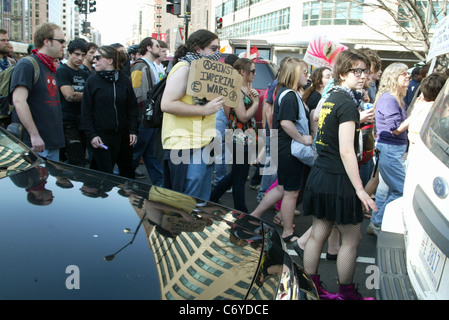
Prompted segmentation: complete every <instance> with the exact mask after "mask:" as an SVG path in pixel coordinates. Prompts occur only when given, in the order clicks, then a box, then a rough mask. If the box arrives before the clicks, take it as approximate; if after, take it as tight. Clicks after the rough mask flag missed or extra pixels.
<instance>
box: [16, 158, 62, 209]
mask: <svg viewBox="0 0 449 320" xmlns="http://www.w3.org/2000/svg"><path fill="white" fill-rule="evenodd" d="M10 178H11V180H12V182H14V184H15V185H16V186H18V187H20V188H24V189H25V190H26V191H27V200H28V202H30V203H32V204H35V205H42V206H44V205H49V204H50V203H52V202H53V198H54V197H53V192H52V191H51V190H48V189H45V184H46V183H47V179H48V171H47V169H46V168H45V167H41V166H37V167H34V168H31V169H30V170H27V171H24V172H21V173H19V174H16V175H12V176H11V177H10Z"/></svg>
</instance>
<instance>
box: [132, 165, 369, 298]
mask: <svg viewBox="0 0 449 320" xmlns="http://www.w3.org/2000/svg"><path fill="white" fill-rule="evenodd" d="M139 169H141V170H142V172H146V171H145V166H143V165H141V166H140V168H139ZM253 172H254V168H253V167H251V169H250V176H252V174H253ZM146 181H147V182H150V180H149V179H146ZM256 196H257V191H255V190H252V189H250V188H249V181H248V182H247V183H246V205H247V207H248V210H249V211H250V212H251V211H252V210H254V208H256V207H257V204H258V203H257V201H256ZM220 204H222V205H225V206H227V207H230V208H232V207H233V206H234V203H233V200H232V193H225V194H224V195H223V197H222V198H221V199H220ZM298 209H299V210H301V209H302V208H301V206H298ZM274 215H275V209H274V207H273V209H271V210H269V211H268V212H266V213H265V214H264V216H263V219H264V220H265V221H267V222H270V223H271V222H272V220H273V217H274ZM294 223H295V225H296V228H295V233H296V234H298V235H302V234H303V233H304V232H305V231H307V229H308V228H309V227H310V226H311V225H312V217H310V216H308V217H305V216H303V215H299V216H296V217H295V222H294ZM368 224H369V220H367V219H365V220H364V221H363V223H362V242H361V244H360V246H359V251H358V258H357V266H356V273H355V278H354V283H355V284H356V286H357V287H358V290H359V292H360V293H361V294H362V295H363V296H365V297H375V296H376V292H375V291H376V290H375V289H368V288H367V287H366V285H365V282H366V280H367V278H368V277H370V276H371V277H372V275H373V271H368V273H367V268H368V267H369V266H372V265H375V256H376V240H377V238H376V237H374V236H372V235H369V234H367V233H366V227H367V226H368ZM273 225H274V226H276V225H275V224H273ZM276 228H277V229H278V230H279V232H280V233H282V228H281V227H278V226H276ZM289 254H290V255H291V256H292V257H293V259H294V260H295V261H296V262H297V263H298V264H300V265H302V261H301V259H300V258H299V257H298V256H297V255H296V252H295V251H294V250H293V248H291V250H289ZM325 255H326V246H325V247H324V249H323V254H322V259H321V262H320V267H319V273H320V275H321V280H322V281H323V282H324V284H325V286H326V288H327V289H328V290H329V291H331V292H336V291H338V284H337V268H336V262H335V261H330V260H329V261H328V260H326V259H325ZM368 270H369V269H368ZM370 284H371V282H370Z"/></svg>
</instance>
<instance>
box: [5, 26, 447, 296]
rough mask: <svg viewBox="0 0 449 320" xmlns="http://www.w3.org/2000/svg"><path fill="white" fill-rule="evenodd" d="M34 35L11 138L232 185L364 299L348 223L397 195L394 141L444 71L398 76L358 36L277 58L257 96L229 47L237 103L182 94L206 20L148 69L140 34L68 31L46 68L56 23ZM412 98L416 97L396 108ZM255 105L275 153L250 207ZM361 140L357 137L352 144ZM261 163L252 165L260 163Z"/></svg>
mask: <svg viewBox="0 0 449 320" xmlns="http://www.w3.org/2000/svg"><path fill="white" fill-rule="evenodd" d="M0 35H1V32H0ZM0 40H1V39H0ZM35 47H36V49H35V50H33V55H34V56H35V58H36V60H37V62H38V64H39V67H40V70H41V74H40V77H39V81H38V82H37V83H36V84H34V83H33V72H34V68H33V65H32V63H31V62H30V61H28V60H24V61H23V62H22V61H19V62H18V63H17V64H16V70H15V71H14V73H13V76H12V80H11V98H12V100H11V101H12V103H13V105H14V107H15V108H14V111H13V114H12V121H14V122H20V123H22V124H23V126H24V127H25V129H26V130H25V136H24V142H25V143H26V144H28V145H29V146H30V147H32V148H33V149H34V150H35V151H36V152H38V153H39V154H41V155H42V156H45V157H47V158H48V159H52V160H56V161H60V160H63V161H67V162H68V163H70V164H74V165H80V166H85V165H87V163H88V162H90V167H91V168H93V169H96V170H100V171H104V172H108V173H113V172H114V166H115V165H117V166H118V172H119V174H120V175H122V176H125V177H128V178H132V179H134V178H136V174H137V175H138V174H139V173H138V171H136V170H138V167H139V164H140V163H141V161H142V162H143V163H144V165H145V167H146V170H147V172H148V175H149V177H150V179H151V181H152V183H153V184H154V185H157V186H164V187H166V188H168V189H171V190H174V191H179V192H182V193H184V194H187V195H189V196H192V197H196V198H199V199H203V200H211V201H213V202H218V201H219V200H220V198H221V196H222V195H223V194H224V193H225V192H226V190H228V189H230V188H232V193H233V200H234V207H235V208H236V209H237V210H239V211H242V212H245V213H249V214H250V215H252V216H255V217H258V218H261V217H262V214H263V213H265V212H266V211H267V210H268V209H269V208H271V207H272V206H274V205H277V207H278V209H279V213H278V214H277V216H275V217H274V218H273V219H274V220H273V221H274V222H275V223H278V224H280V225H281V226H282V228H283V232H282V239H283V241H285V243H286V244H288V245H290V246H292V247H293V248H294V250H295V251H296V252H297V253H298V255H300V256H301V257H303V260H304V267H305V270H306V271H307V272H308V273H309V274H310V275H311V277H312V279H313V281H314V283H315V285H316V287H317V289H318V293H319V295H320V297H321V298H322V299H343V300H344V299H364V298H363V297H362V296H361V295H360V294H358V292H357V291H356V289H355V287H354V284H353V277H354V272H355V261H356V257H357V249H358V246H359V243H360V241H361V238H362V231H361V222H362V221H363V219H364V218H370V219H371V221H370V224H369V226H368V230H367V233H369V234H373V235H377V233H378V232H379V230H380V227H381V224H382V217H383V212H384V210H385V207H386V205H387V204H388V203H390V202H391V201H393V200H394V199H396V198H398V197H400V196H401V195H402V192H403V187H404V179H405V173H406V161H405V159H406V155H407V152H409V155H410V152H412V151H413V150H412V149H413V142H414V139H416V136H417V132H419V129H420V127H421V126H422V123H423V119H424V117H425V116H426V113H427V112H426V111H428V110H429V108H430V106H431V104H432V102H433V101H434V100H435V98H436V96H437V95H438V92H439V91H440V90H441V88H442V86H443V85H444V83H445V82H446V80H447V75H445V74H443V73H438V72H434V73H432V74H430V75H427V74H426V71H425V70H426V66H424V67H422V68H421V67H419V69H418V68H416V69H415V70H414V71H413V72H412V74H411V75H410V74H409V73H408V71H407V70H408V66H407V65H405V64H403V63H392V64H390V65H388V66H387V67H386V68H385V69H384V70H382V62H381V59H380V58H379V56H378V54H377V53H376V52H375V51H373V50H370V49H368V48H362V49H357V50H356V49H347V50H345V51H342V52H341V53H339V55H338V56H337V59H336V61H335V64H334V66H333V68H332V69H331V68H329V67H318V68H314V69H313V70H312V71H311V66H309V65H308V64H307V63H306V62H305V61H303V60H301V59H298V58H296V57H285V58H284V59H282V61H281V62H280V68H279V72H278V75H277V76H276V79H275V80H274V81H273V83H272V84H270V85H269V87H268V90H267V94H266V96H265V97H264V102H265V103H264V105H263V106H261V105H259V94H258V92H257V90H255V89H253V88H252V82H253V81H254V78H255V77H257V74H256V68H255V63H254V61H253V60H251V59H248V58H239V57H238V56H235V55H230V56H228V57H227V58H226V61H225V62H226V63H228V64H230V65H232V66H233V67H234V68H235V70H236V71H237V72H238V73H239V74H240V75H241V77H242V83H243V84H242V87H241V98H240V100H239V105H238V107H236V108H230V107H228V106H226V104H225V99H224V97H223V96H218V97H216V98H214V99H212V100H210V101H208V100H205V99H199V98H197V97H194V96H191V95H189V94H187V85H188V79H189V73H190V67H191V64H192V62H194V61H196V60H199V59H202V58H206V59H210V60H214V61H218V60H219V58H220V50H219V49H220V45H219V40H218V36H217V35H216V34H214V33H213V32H210V31H208V30H198V31H195V32H193V33H192V34H191V35H190V36H189V37H188V39H187V41H186V44H185V45H181V46H180V47H178V48H177V50H176V52H175V55H174V59H173V67H172V69H171V70H170V72H169V73H168V75H167V73H166V70H165V69H164V68H163V67H161V61H162V60H164V58H165V56H164V53H163V51H164V49H165V51H166V47H167V46H166V44H165V43H164V42H161V41H158V40H156V39H153V38H146V39H144V40H142V42H141V43H140V44H138V45H133V46H131V47H129V48H128V52H126V49H125V48H124V47H123V46H121V45H119V44H114V45H111V46H101V47H97V46H96V45H95V44H93V43H86V42H85V41H82V40H74V41H71V42H70V43H69V44H68V46H67V60H66V62H65V63H64V64H61V66H59V67H58V68H56V66H55V64H54V61H55V59H56V60H58V59H59V58H60V57H61V56H62V55H63V54H64V50H65V49H66V44H65V40H64V34H63V32H62V30H61V29H60V28H59V27H58V26H57V25H54V24H50V23H49V24H44V25H42V26H41V27H40V28H39V29H38V30H37V31H36V34H35ZM0 49H1V47H0ZM2 52H3V51H0V54H1V53H2ZM3 53H4V52H3ZM130 57H131V59H130ZM4 63H6V62H4ZM5 66H6V65H5ZM93 66H95V68H93ZM127 66H128V69H127ZM2 68H3V66H2ZM427 70H428V68H427ZM309 74H311V76H310V80H309ZM166 75H167V80H166V87H165V92H164V95H163V97H162V101H161V109H162V111H163V112H164V117H163V123H162V127H161V128H146V127H145V126H144V125H143V123H142V121H141V119H142V118H143V113H144V112H145V110H143V108H142V104H143V102H144V101H145V100H146V98H147V92H148V91H149V90H150V89H151V88H152V87H153V86H154V85H156V84H157V83H158V82H159V81H161V80H162V79H163V78H164V77H165V76H166ZM58 92H59V94H58ZM413 97H417V100H416V101H417V102H416V103H415V105H414V108H413V111H412V112H411V114H410V115H409V114H408V113H407V108H408V106H409V105H410V102H411V100H412V98H413ZM259 108H263V109H264V123H263V125H264V128H265V129H266V130H267V132H268V134H267V144H266V146H265V148H263V152H264V153H266V155H267V158H268V157H269V155H270V143H269V142H268V141H270V139H271V140H272V139H277V146H278V148H277V150H276V151H277V152H273V150H271V154H272V155H273V154H276V155H277V156H276V157H271V158H270V161H272V162H274V164H275V166H276V168H277V172H275V173H270V174H268V173H266V174H262V182H261V184H262V186H261V188H260V190H259V194H258V200H259V201H260V203H259V205H258V206H257V208H255V209H254V210H253V211H249V210H248V207H247V206H246V201H245V184H246V181H247V176H248V173H249V169H250V164H251V161H252V159H251V158H250V152H249V150H250V148H251V146H253V145H254V144H256V143H257V139H258V137H257V126H256V122H255V114H256V111H257V110H258V109H259ZM299 121H306V122H307V123H308V126H307V127H308V130H309V131H308V132H307V133H305V134H304V133H300V132H299V131H298V129H297V123H298V122H299ZM225 128H226V129H227V130H224V129H225ZM225 132H226V134H225ZM229 132H230V133H231V134H230V135H228V134H227V133H229ZM217 133H218V134H217ZM362 136H363V139H359V137H362ZM365 136H366V137H367V139H366V140H365ZM370 138H371V139H370ZM374 138H375V143H374ZM214 139H219V141H218V143H216V142H217V141H214ZM361 140H363V141H366V142H364V143H363V145H361V144H360V141H361ZM294 141H296V142H298V143H300V144H302V145H304V146H314V148H315V150H316V153H317V158H316V160H315V163H314V164H313V166H312V167H311V166H310V165H308V164H305V163H304V162H303V161H301V159H299V158H297V157H296V156H294V155H292V153H291V145H292V142H294ZM370 141H371V142H370ZM214 142H215V144H214ZM217 144H219V145H221V146H222V147H223V149H224V148H226V146H228V147H230V149H232V150H230V151H231V152H232V155H233V156H232V160H233V161H232V163H231V164H227V163H222V161H218V162H217V161H210V159H215V160H216V159H217V155H216V154H214V155H211V150H214V148H213V147H212V145H217ZM375 149H377V150H378V152H377V153H376V152H375ZM61 151H63V152H61ZM222 151H223V153H224V150H222ZM60 154H61V155H63V157H65V158H60ZM376 154H377V156H376ZM86 155H87V156H86ZM218 156H219V157H220V158H221V159H220V160H223V159H224V157H222V154H219V155H218ZM180 159H183V161H179V160H180ZM214 162H217V164H216V165H215V166H214ZM375 163H376V166H375ZM220 164H222V165H220ZM228 165H229V167H228ZM267 167H268V164H266V165H265V167H263V166H261V170H262V172H264V170H265V169H266V168H267ZM214 170H215V171H214ZM299 203H302V213H303V214H304V215H312V216H313V224H312V226H311V228H310V229H309V230H308V231H307V232H306V233H305V234H303V235H296V234H295V232H294V229H295V228H294V227H295V226H294V224H293V220H294V215H295V210H296V209H297V206H298V204H299ZM327 241H328V242H329V245H328V253H327V256H328V258H331V259H336V261H337V263H336V265H337V272H338V277H339V284H340V289H339V292H338V293H330V292H328V291H326V290H325V289H324V287H323V286H322V284H321V281H320V276H319V270H318V267H319V261H320V255H321V252H322V250H323V247H324V244H325V243H326V242H327Z"/></svg>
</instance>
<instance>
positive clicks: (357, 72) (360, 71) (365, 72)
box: [348, 68, 370, 77]
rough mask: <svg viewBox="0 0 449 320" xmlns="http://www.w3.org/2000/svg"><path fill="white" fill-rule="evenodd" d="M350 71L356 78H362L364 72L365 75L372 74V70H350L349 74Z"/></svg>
mask: <svg viewBox="0 0 449 320" xmlns="http://www.w3.org/2000/svg"><path fill="white" fill-rule="evenodd" d="M349 71H352V72H354V75H355V76H356V77H360V76H361V75H362V72H363V73H364V74H365V75H369V74H370V70H369V69H362V68H353V69H348V72H349Z"/></svg>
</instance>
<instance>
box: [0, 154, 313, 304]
mask: <svg viewBox="0 0 449 320" xmlns="http://www.w3.org/2000/svg"><path fill="white" fill-rule="evenodd" d="M0 190H2V192H1V193H0V203H1V204H2V205H1V211H0V253H1V259H0V299H274V298H276V295H277V294H279V292H278V289H279V286H280V282H281V281H280V280H281V274H282V272H281V271H282V265H283V262H284V255H285V254H284V251H283V250H282V248H281V245H280V242H279V236H278V235H277V234H275V233H274V230H273V229H270V228H267V226H264V225H263V224H262V223H261V221H260V220H257V219H249V220H248V219H246V218H245V219H242V217H244V216H245V215H243V216H242V214H241V213H239V212H235V211H232V210H230V209H228V208H225V207H221V206H218V205H216V204H213V203H201V202H202V201H199V200H197V199H193V198H191V197H187V196H185V195H182V194H178V193H175V192H172V191H170V190H166V189H162V188H157V187H152V186H151V185H148V184H143V183H139V182H136V181H133V180H128V179H124V178H120V177H117V176H113V175H108V174H103V173H100V172H96V171H91V170H86V169H80V168H77V167H73V166H69V165H64V164H61V163H55V162H51V161H47V162H46V163H45V165H39V166H34V167H32V168H31V169H27V170H26V171H23V172H20V173H16V174H12V175H10V176H6V177H4V178H2V179H0ZM272 266H278V268H277V269H275V271H274V272H273V271H272V270H273V268H271V271H270V267H272ZM279 268H280V269H279ZM290 271H291V270H290ZM283 272H284V273H285V270H284V271H283ZM306 282H307V281H306ZM309 284H310V283H309ZM307 285H308V284H307ZM288 287H290V285H289V286H288ZM286 290H287V291H288V290H290V289H289V288H286ZM311 290H312V289H311ZM291 297H293V298H294V297H295V294H293V295H290V298H291Z"/></svg>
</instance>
